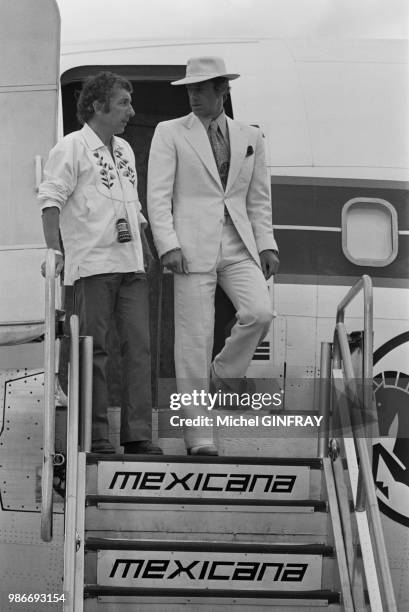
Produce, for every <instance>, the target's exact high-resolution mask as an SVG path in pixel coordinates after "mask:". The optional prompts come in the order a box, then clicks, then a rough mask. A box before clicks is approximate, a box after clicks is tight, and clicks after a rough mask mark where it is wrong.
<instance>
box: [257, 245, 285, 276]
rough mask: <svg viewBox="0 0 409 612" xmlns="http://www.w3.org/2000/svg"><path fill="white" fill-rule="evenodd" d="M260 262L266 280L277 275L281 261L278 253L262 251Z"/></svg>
mask: <svg viewBox="0 0 409 612" xmlns="http://www.w3.org/2000/svg"><path fill="white" fill-rule="evenodd" d="M260 261H261V269H262V270H263V274H264V278H265V279H266V280H268V279H269V278H270V277H271V276H273V275H274V274H276V273H277V270H278V266H279V265H280V260H279V259H278V255H277V253H276V251H270V250H266V251H261V253H260Z"/></svg>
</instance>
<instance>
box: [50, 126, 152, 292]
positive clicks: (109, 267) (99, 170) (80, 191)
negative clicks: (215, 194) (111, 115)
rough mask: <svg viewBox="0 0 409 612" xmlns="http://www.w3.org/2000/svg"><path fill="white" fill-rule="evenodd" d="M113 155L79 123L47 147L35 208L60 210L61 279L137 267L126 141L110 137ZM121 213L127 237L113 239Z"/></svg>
mask: <svg viewBox="0 0 409 612" xmlns="http://www.w3.org/2000/svg"><path fill="white" fill-rule="evenodd" d="M112 147H113V158H112V156H111V154H110V152H109V149H108V147H106V146H105V145H104V144H103V142H102V141H101V139H100V138H99V136H97V134H96V133H95V132H94V131H93V130H92V129H91V128H90V127H89V125H87V124H85V125H84V127H83V128H82V129H81V130H79V131H77V132H72V133H71V134H68V135H67V136H65V138H63V139H62V140H61V141H60V142H59V143H58V144H57V145H56V146H55V147H54V148H53V149H52V150H51V152H50V155H49V158H48V161H47V163H46V165H45V168H44V181H43V182H42V183H41V185H40V188H39V194H38V200H39V203H40V206H41V209H44V208H47V207H52V206H56V207H57V208H59V210H60V230H61V236H62V239H63V243H64V249H65V272H64V283H65V284H66V285H72V284H73V283H74V282H75V281H76V280H77V279H78V278H81V277H83V276H93V275H94V274H104V273H108V272H143V271H144V265H143V252H142V243H141V236H140V227H141V225H145V224H146V219H145V217H144V216H143V214H142V212H141V205H140V202H139V198H138V191H137V176H136V171H135V158H134V154H133V151H132V149H131V147H130V145H129V144H128V143H127V142H126V141H125V140H123V139H122V138H118V137H117V136H113V137H112ZM120 218H126V219H127V220H128V225H129V229H130V232H131V234H132V240H131V241H130V242H124V243H119V242H118V241H117V229H116V222H117V221H118V219H120Z"/></svg>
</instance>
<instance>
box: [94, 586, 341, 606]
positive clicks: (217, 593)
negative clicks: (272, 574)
mask: <svg viewBox="0 0 409 612" xmlns="http://www.w3.org/2000/svg"><path fill="white" fill-rule="evenodd" d="M84 594H85V595H88V596H97V595H101V596H104V595H105V596H115V595H117V596H133V595H135V596H138V597H144V596H145V597H149V596H155V597H209V598H210V597H226V598H227V597H228V598H232V597H235V598H242V599H243V598H247V599H250V598H263V599H264V598H271V599H294V600H310V599H317V600H325V601H328V603H339V602H340V593H339V592H338V591H335V590H330V589H318V590H309V591H294V590H290V589H289V590H282V591H256V590H250V589H249V590H233V589H232V590H227V589H202V590H200V589H183V588H180V589H164V588H157V587H155V588H154V589H151V588H147V587H116V586H114V587H111V586H102V585H98V584H86V585H84Z"/></svg>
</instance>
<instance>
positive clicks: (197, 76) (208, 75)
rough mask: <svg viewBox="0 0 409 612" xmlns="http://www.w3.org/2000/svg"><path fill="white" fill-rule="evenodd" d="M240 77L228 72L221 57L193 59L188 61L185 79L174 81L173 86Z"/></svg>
mask: <svg viewBox="0 0 409 612" xmlns="http://www.w3.org/2000/svg"><path fill="white" fill-rule="evenodd" d="M239 76H240V75H239V74H229V73H228V72H227V70H226V64H225V63H224V60H223V59H222V58H221V57H191V58H190V59H188V60H187V64H186V76H185V78H184V79H180V80H179V81H173V82H172V83H171V85H190V84H191V83H200V82H201V81H209V80H210V79H215V78H217V77H225V78H226V79H229V80H230V81H231V80H233V79H237V78H238V77H239Z"/></svg>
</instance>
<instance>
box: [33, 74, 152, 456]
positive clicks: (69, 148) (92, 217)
mask: <svg viewBox="0 0 409 612" xmlns="http://www.w3.org/2000/svg"><path fill="white" fill-rule="evenodd" d="M131 93H132V85H131V83H130V82H129V81H127V80H125V79H123V78H122V77H120V76H118V75H114V74H112V73H109V72H101V73H99V74H98V75H96V76H95V77H91V78H90V79H88V81H87V82H86V83H85V85H84V87H83V89H82V92H81V95H80V97H79V100H78V118H79V120H80V122H81V123H82V124H83V128H82V129H81V130H79V131H77V132H73V133H71V134H69V135H68V136H66V137H65V138H64V139H63V140H62V141H61V142H59V143H58V144H57V145H56V146H55V147H54V148H53V149H52V151H51V152H50V156H49V159H48V161H47V164H46V166H45V169H44V176H45V180H44V182H43V183H42V184H41V186H40V189H39V201H40V204H41V209H42V217H43V227H44V235H45V240H46V244H47V247H48V248H52V249H55V251H56V272H57V274H60V272H61V270H62V268H63V265H64V282H65V284H66V285H74V310H75V311H76V312H77V313H78V314H79V318H80V330H81V334H83V335H90V336H93V339H94V358H93V415H92V450H93V451H94V452H102V453H112V452H114V448H113V446H112V445H111V443H110V442H109V439H108V416H107V409H108V392H107V376H106V366H107V357H108V354H107V337H108V331H109V328H110V326H111V322H112V317H113V316H115V319H116V323H117V328H118V333H119V338H120V346H121V355H122V374H123V393H122V410H121V444H122V445H123V446H124V449H125V452H126V453H147V454H161V452H162V451H161V450H160V449H159V448H158V447H156V446H154V445H153V444H152V442H151V433H152V432H151V419H152V415H151V374H150V347H149V314H148V287H147V281H146V276H145V273H144V255H143V250H144V249H143V247H144V246H145V245H146V242H145V241H146V239H145V236H144V230H143V229H142V226H144V225H146V220H145V218H144V217H143V215H142V213H141V205H140V203H139V199H138V192H137V177H136V171H135V162H134V155H133V152H132V149H131V147H130V146H129V144H128V143H127V142H126V141H125V140H123V139H122V138H118V137H117V136H114V134H121V133H122V132H123V131H124V129H125V127H126V125H127V123H128V121H129V120H130V119H131V117H133V115H134V111H133V108H132V105H131ZM118 222H119V223H118ZM120 231H121V233H120ZM60 232H61V238H62V241H63V245H64V252H65V262H64V260H63V256H62V254H61V252H60V250H59V249H60V240H59V233H60ZM124 239H125V241H123V240H124Z"/></svg>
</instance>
